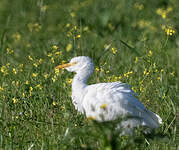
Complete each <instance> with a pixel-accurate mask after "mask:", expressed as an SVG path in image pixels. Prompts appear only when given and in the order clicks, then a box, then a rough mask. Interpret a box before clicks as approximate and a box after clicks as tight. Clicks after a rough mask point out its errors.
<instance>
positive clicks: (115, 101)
mask: <svg viewBox="0 0 179 150" xmlns="http://www.w3.org/2000/svg"><path fill="white" fill-rule="evenodd" d="M61 68H66V69H67V70H68V71H70V72H75V73H76V74H75V76H74V78H73V81H72V96H71V97H72V102H73V104H74V106H75V108H76V109H77V110H78V111H79V112H81V113H83V114H86V116H87V117H88V118H91V119H94V120H96V121H99V122H103V121H112V120H116V119H118V118H125V119H124V120H123V121H122V122H121V123H120V125H119V127H122V129H123V134H130V132H131V129H132V131H133V128H135V127H138V126H144V127H148V128H151V129H155V128H158V127H159V126H160V124H161V123H162V119H161V118H160V117H159V116H158V115H157V114H155V113H153V112H152V111H150V110H148V109H147V108H146V107H145V106H144V105H143V104H142V103H141V102H140V101H139V100H138V99H137V98H136V97H135V95H136V94H135V93H134V92H133V91H132V90H131V88H130V86H129V85H127V84H126V83H121V82H112V83H97V84H92V85H87V84H86V82H87V80H88V77H89V76H90V75H91V74H92V73H93V70H94V64H93V61H92V60H91V59H90V58H89V57H87V56H79V57H74V58H72V59H71V61H70V63H68V64H63V65H59V66H57V67H56V69H61Z"/></svg>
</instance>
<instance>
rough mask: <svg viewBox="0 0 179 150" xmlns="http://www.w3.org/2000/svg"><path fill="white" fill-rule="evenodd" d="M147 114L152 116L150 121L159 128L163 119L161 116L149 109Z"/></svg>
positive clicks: (154, 126)
mask: <svg viewBox="0 0 179 150" xmlns="http://www.w3.org/2000/svg"><path fill="white" fill-rule="evenodd" d="M147 116H148V117H149V118H150V119H149V120H148V123H149V124H150V125H151V126H152V127H153V128H158V127H159V126H160V124H162V119H161V118H160V116H159V115H157V114H155V113H153V112H152V111H150V110H147Z"/></svg>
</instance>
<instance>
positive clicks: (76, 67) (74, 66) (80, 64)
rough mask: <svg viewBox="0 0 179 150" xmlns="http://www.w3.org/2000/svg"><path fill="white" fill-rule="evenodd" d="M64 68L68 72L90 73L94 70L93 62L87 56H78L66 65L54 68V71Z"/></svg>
mask: <svg viewBox="0 0 179 150" xmlns="http://www.w3.org/2000/svg"><path fill="white" fill-rule="evenodd" d="M61 68H65V69H67V70H68V71H70V72H76V73H78V72H84V71H88V72H91V71H93V69H94V65H93V61H92V60H91V58H89V57H87V56H78V57H74V58H72V59H71V60H70V62H69V63H68V64H62V65H59V66H57V67H56V69H61Z"/></svg>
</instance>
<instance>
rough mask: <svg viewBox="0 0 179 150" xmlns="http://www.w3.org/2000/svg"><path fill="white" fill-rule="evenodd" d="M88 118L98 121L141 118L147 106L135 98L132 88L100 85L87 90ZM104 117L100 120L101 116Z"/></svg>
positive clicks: (121, 85) (106, 84) (123, 84)
mask: <svg viewBox="0 0 179 150" xmlns="http://www.w3.org/2000/svg"><path fill="white" fill-rule="evenodd" d="M82 105H83V107H84V111H85V113H86V115H87V116H89V117H90V116H92V117H95V118H96V117H97V120H101V119H105V120H113V119H116V118H117V117H119V116H130V115H131V116H136V117H137V116H138V117H140V116H141V113H142V112H143V111H145V110H146V108H145V106H144V105H143V104H142V103H141V102H140V101H139V100H138V99H137V98H136V97H135V93H134V92H133V91H132V90H131V88H130V86H129V85H127V84H125V83H120V82H112V83H99V84H94V85H90V86H88V87H87V88H86V94H85V96H84V100H83V104H82ZM101 114H102V115H104V117H103V118H101V119H100V116H101Z"/></svg>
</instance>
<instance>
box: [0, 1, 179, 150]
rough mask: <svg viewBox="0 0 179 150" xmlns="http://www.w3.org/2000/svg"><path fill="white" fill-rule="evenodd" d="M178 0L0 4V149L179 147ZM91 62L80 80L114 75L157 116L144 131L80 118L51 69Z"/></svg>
mask: <svg viewBox="0 0 179 150" xmlns="http://www.w3.org/2000/svg"><path fill="white" fill-rule="evenodd" d="M178 31H179V1H177V0H150V1H141V0H108V1H107V0H0V149H2V150H5V149H13V150H16V149H17V150H19V149H28V150H30V149H50V150H52V149H60V150H61V149H62V150H63V149H64V150H69V149H72V150H74V149H78V150H79V149H86V150H87V149H88V150H90V149H91V150H95V149H97V150H112V149H116V150H117V149H123V150H128V149H132V150H134V149H141V150H143V149H155V150H156V149H157V150H165V149H167V150H170V149H172V150H175V149H179V146H178V143H179V138H178V137H179V134H178V132H177V128H178V127H179V112H178V106H179V89H178V86H179V80H178V74H179V63H178V62H179V36H178ZM75 56H89V57H91V58H92V59H93V61H94V64H95V71H94V74H93V75H92V76H91V77H90V79H89V81H88V84H93V83H99V82H114V81H121V82H125V83H128V84H129V85H131V88H132V89H133V90H134V91H135V92H136V93H137V94H138V98H139V99H140V101H141V102H142V103H143V104H144V105H145V106H146V107H147V108H148V109H150V110H152V111H153V112H155V113H157V114H158V115H159V116H161V118H162V120H163V124H162V125H161V127H160V128H159V129H157V130H156V131H155V132H154V133H151V134H150V135H143V134H142V133H141V131H140V130H141V129H137V130H136V134H135V136H133V137H131V136H120V134H116V133H115V132H114V131H113V129H114V127H113V124H114V123H110V124H99V123H96V122H94V121H92V120H89V119H87V118H85V116H84V115H82V114H79V113H78V112H77V111H76V110H75V108H74V106H73V104H72V102H71V97H70V96H71V81H72V78H73V76H74V74H73V73H69V72H67V71H66V70H55V66H57V65H59V64H62V63H65V62H68V61H69V60H70V59H71V58H73V57H75Z"/></svg>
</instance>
